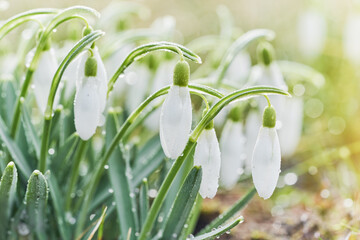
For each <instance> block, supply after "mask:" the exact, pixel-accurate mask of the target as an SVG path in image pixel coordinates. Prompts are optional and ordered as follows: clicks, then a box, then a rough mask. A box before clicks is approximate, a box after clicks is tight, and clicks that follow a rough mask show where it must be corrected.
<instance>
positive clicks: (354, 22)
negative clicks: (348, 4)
mask: <svg viewBox="0 0 360 240" xmlns="http://www.w3.org/2000/svg"><path fill="white" fill-rule="evenodd" d="M359 42H360V14H351V15H349V16H348V18H347V20H346V22H345V26H344V36H343V44H344V53H345V56H346V57H347V58H348V59H349V60H350V61H352V62H353V63H354V64H357V65H359V64H360V45H359Z"/></svg>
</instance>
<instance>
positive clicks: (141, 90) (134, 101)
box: [125, 64, 151, 112]
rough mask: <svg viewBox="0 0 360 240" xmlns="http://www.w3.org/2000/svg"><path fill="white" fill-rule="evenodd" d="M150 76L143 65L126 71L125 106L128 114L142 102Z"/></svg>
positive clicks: (147, 69) (134, 66)
mask: <svg viewBox="0 0 360 240" xmlns="http://www.w3.org/2000/svg"><path fill="white" fill-rule="evenodd" d="M150 74H151V73H150V71H149V68H147V67H146V66H145V65H140V64H136V65H132V66H130V67H129V68H127V69H126V71H125V82H126V83H127V93H126V101H125V105H126V108H127V109H128V110H129V112H132V111H133V110H134V109H135V108H136V107H137V106H139V105H140V103H141V102H142V101H143V100H144V98H145V94H146V90H147V85H148V82H149V78H150Z"/></svg>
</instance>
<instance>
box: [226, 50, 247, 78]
mask: <svg viewBox="0 0 360 240" xmlns="http://www.w3.org/2000/svg"><path fill="white" fill-rule="evenodd" d="M250 70H251V58H250V55H249V53H247V52H245V51H243V52H240V53H238V54H237V55H236V56H235V58H234V60H233V61H232V62H231V64H230V66H229V68H228V70H227V72H226V75H225V82H227V81H229V82H231V83H235V84H239V83H242V82H243V81H245V80H246V79H247V78H248V76H249V74H250Z"/></svg>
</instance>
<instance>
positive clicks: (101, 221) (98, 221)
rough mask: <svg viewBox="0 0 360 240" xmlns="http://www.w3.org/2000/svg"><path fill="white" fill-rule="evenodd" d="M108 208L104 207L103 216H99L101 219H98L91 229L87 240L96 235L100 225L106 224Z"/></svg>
mask: <svg viewBox="0 0 360 240" xmlns="http://www.w3.org/2000/svg"><path fill="white" fill-rule="evenodd" d="M106 210H107V207H105V208H104V210H103V212H102V214H101V216H100V217H99V219H98V220H97V222H96V224H95V226H94V227H93V229H92V230H91V233H90V235H89V237H88V238H87V240H91V239H92V238H93V237H94V235H95V233H96V231H97V230H98V229H99V227H100V226H101V225H102V224H104V220H105V213H106Z"/></svg>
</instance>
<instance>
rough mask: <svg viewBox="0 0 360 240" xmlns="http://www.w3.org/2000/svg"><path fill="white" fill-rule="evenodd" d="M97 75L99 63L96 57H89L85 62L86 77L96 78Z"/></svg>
mask: <svg viewBox="0 0 360 240" xmlns="http://www.w3.org/2000/svg"><path fill="white" fill-rule="evenodd" d="M96 74H97V61H96V59H95V57H89V58H88V59H87V60H86V62H85V76H86V77H96Z"/></svg>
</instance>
